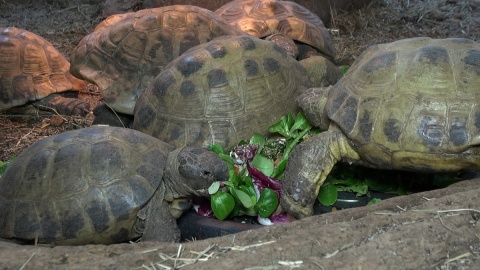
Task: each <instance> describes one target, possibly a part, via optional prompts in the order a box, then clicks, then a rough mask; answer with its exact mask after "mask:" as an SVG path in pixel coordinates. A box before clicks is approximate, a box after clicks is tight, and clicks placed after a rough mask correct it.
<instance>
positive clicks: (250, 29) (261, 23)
mask: <svg viewBox="0 0 480 270" xmlns="http://www.w3.org/2000/svg"><path fill="white" fill-rule="evenodd" d="M215 13H216V14H218V15H219V16H220V17H222V18H223V19H225V21H226V22H227V23H229V24H231V25H234V26H235V27H237V28H238V29H240V30H242V31H243V32H245V33H247V34H249V35H252V36H255V37H258V38H264V37H267V36H270V35H274V34H283V35H285V36H287V37H289V38H291V39H292V40H294V41H299V42H301V43H303V44H307V45H310V46H312V47H313V48H315V49H316V50H318V51H319V52H321V53H322V54H323V55H324V56H326V57H327V58H329V60H333V58H334V54H335V52H334V47H333V44H332V41H331V38H330V35H329V33H328V30H327V28H325V25H324V24H323V22H322V20H320V18H319V17H318V16H317V15H315V14H314V13H313V12H311V11H310V10H308V9H306V8H305V7H303V6H301V5H299V4H297V3H295V2H291V1H278V0H234V1H231V2H229V3H227V4H225V5H224V6H222V7H220V8H219V9H217V10H216V11H215ZM273 37H274V38H275V36H273ZM300 48H305V47H303V46H301V47H300ZM292 49H293V48H292ZM297 53H298V51H297ZM303 54H308V53H307V52H304V53H303ZM303 58H304V57H302V56H301V57H300V59H303Z"/></svg>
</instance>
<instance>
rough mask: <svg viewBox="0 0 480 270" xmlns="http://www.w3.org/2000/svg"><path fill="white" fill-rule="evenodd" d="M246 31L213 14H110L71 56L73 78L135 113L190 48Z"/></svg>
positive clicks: (186, 9) (170, 10)
mask: <svg viewBox="0 0 480 270" xmlns="http://www.w3.org/2000/svg"><path fill="white" fill-rule="evenodd" d="M240 34H242V32H241V31H240V30H237V29H236V28H234V27H232V26H230V25H229V24H227V23H225V22H224V20H223V19H221V18H220V17H219V16H217V15H216V14H215V13H213V12H212V11H209V10H207V9H203V8H199V7H195V6H186V5H185V6H184V5H175V6H167V7H160V8H154V9H145V10H140V11H137V12H131V13H125V14H118V15H112V16H110V17H108V18H107V19H105V20H104V21H103V22H101V23H100V24H99V25H98V26H97V27H96V28H95V29H94V31H93V32H92V33H91V34H89V35H87V36H86V37H84V38H83V39H82V40H81V41H80V43H79V44H78V45H77V47H76V49H75V50H74V52H73V54H72V56H71V63H72V66H71V68H70V70H71V72H72V74H74V75H75V76H78V77H79V78H83V79H85V80H87V81H89V82H92V83H95V84H96V85H98V87H99V89H100V91H101V92H102V95H103V97H104V101H105V103H107V104H108V105H109V106H110V107H111V108H112V109H114V110H115V111H117V112H120V113H125V114H130V115H131V114H133V108H134V106H135V101H136V100H137V98H138V97H139V96H140V94H141V93H142V92H143V91H144V90H145V88H146V87H147V85H148V83H149V82H150V80H151V79H153V78H154V77H155V76H157V75H158V73H159V72H160V71H162V69H163V68H164V67H165V66H166V65H167V64H168V63H170V62H171V61H172V60H174V59H175V58H176V57H178V56H179V55H180V54H182V53H183V52H185V51H186V50H187V49H189V48H191V47H194V46H196V45H198V44H201V43H205V42H208V41H210V40H212V39H213V38H215V37H217V36H223V35H240Z"/></svg>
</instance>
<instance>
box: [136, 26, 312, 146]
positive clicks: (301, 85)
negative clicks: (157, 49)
mask: <svg viewBox="0 0 480 270" xmlns="http://www.w3.org/2000/svg"><path fill="white" fill-rule="evenodd" d="M309 85H310V82H309V80H308V77H307V72H306V70H305V68H304V67H303V66H302V65H301V64H300V63H299V62H298V61H297V60H295V59H293V58H292V57H290V56H288V55H287V53H286V51H285V50H284V49H282V48H280V47H279V46H278V45H277V44H275V43H273V42H269V41H265V40H261V39H258V38H255V37H252V36H248V35H243V36H224V37H218V38H216V39H214V40H212V41H210V42H208V43H205V44H201V45H199V46H196V47H194V48H192V49H190V50H189V51H187V52H186V53H184V54H183V55H182V56H180V57H179V58H177V59H175V60H174V61H173V62H172V63H170V64H169V65H168V66H167V67H166V68H165V70H164V71H163V72H161V73H160V74H159V75H158V76H157V77H156V78H155V79H154V80H153V81H152V82H151V84H150V85H149V87H148V88H147V90H146V91H145V92H144V93H143V94H142V95H141V96H140V98H139V99H138V101H137V104H136V106H135V116H134V123H133V128H134V129H136V130H139V131H142V132H144V133H146V134H150V135H152V136H154V137H157V138H159V139H161V140H164V141H166V142H167V143H170V144H173V145H175V146H177V147H178V146H182V145H197V146H202V145H208V144H215V143H220V144H222V145H223V146H225V147H226V146H232V145H233V144H236V143H238V142H239V141H240V140H242V139H248V138H250V136H252V135H253V134H254V133H255V132H257V133H263V134H264V133H267V130H268V127H269V125H271V124H272V123H274V122H276V121H278V119H279V118H280V117H281V116H282V115H284V114H286V113H288V112H295V111H298V105H297V104H296V102H295V98H296V97H297V96H298V95H299V94H300V93H301V92H302V91H303V90H305V89H307V88H308V87H309Z"/></svg>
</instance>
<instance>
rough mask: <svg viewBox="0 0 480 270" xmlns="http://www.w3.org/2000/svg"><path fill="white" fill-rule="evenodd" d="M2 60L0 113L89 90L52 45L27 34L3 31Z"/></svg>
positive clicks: (0, 31) (10, 29)
mask: <svg viewBox="0 0 480 270" xmlns="http://www.w3.org/2000/svg"><path fill="white" fill-rule="evenodd" d="M0 59H1V60H0V111H1V110H8V109H10V108H12V107H16V106H21V105H24V104H26V103H28V102H31V101H36V100H39V99H42V98H45V97H47V96H49V95H51V94H53V93H58V92H65V91H69V90H75V91H79V90H83V89H85V87H86V82H85V81H82V80H79V79H77V78H75V77H74V76H72V75H71V74H70V72H69V68H70V63H69V62H68V61H67V59H66V58H65V57H64V56H63V55H62V54H61V53H60V52H59V51H58V50H57V49H56V48H55V47H53V45H52V44H51V43H50V42H48V41H47V40H45V39H43V38H42V37H40V36H38V35H36V34H34V33H31V32H29V31H26V30H22V29H18V28H15V27H8V28H0Z"/></svg>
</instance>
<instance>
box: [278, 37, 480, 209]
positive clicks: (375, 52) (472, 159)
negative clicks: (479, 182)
mask: <svg viewBox="0 0 480 270" xmlns="http://www.w3.org/2000/svg"><path fill="white" fill-rule="evenodd" d="M479 100H480V44H479V43H475V42H474V41H472V40H468V39H461V38H448V39H430V38H412V39H405V40H399V41H395V42H393V43H388V44H380V45H374V46H372V47H370V48H368V49H367V50H366V51H365V52H363V53H362V54H361V56H360V57H359V58H358V59H357V60H356V61H355V63H354V64H353V65H352V67H351V68H350V69H349V71H348V72H347V74H346V75H345V76H344V77H343V78H342V79H340V81H339V82H338V83H337V84H336V85H334V86H333V87H331V88H312V89H309V91H306V92H305V93H304V94H303V95H302V96H300V97H299V99H298V101H299V106H300V107H301V108H302V110H303V111H304V113H305V115H306V117H307V119H309V120H310V121H311V122H312V123H313V124H314V125H316V126H319V127H320V128H322V129H324V130H327V131H325V132H322V133H320V134H318V135H316V136H314V137H313V138H311V139H310V140H306V141H304V142H303V143H301V144H299V145H298V146H297V147H295V148H294V150H293V151H292V154H291V157H290V159H289V161H288V164H287V167H286V171H285V181H284V185H283V188H282V194H283V195H282V198H281V206H282V208H283V209H284V210H285V211H287V212H288V213H289V214H290V215H291V216H293V217H296V218H303V217H306V216H310V215H312V211H313V207H312V206H313V203H314V201H315V198H316V195H317V194H318V192H319V189H320V186H321V185H322V183H323V182H324V180H325V178H326V177H327V175H328V174H329V173H330V171H331V169H332V167H333V166H334V165H335V163H337V162H339V161H345V162H350V163H355V164H360V165H363V166H367V167H372V168H381V169H396V170H410V171H424V172H442V171H462V170H466V171H468V170H478V169H480V147H478V145H479V143H480V103H479V102H478V101H479Z"/></svg>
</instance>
